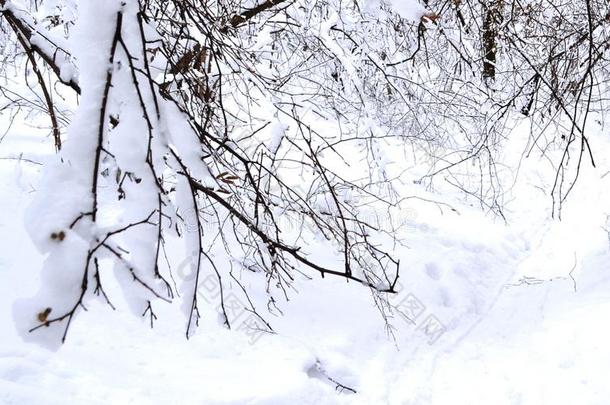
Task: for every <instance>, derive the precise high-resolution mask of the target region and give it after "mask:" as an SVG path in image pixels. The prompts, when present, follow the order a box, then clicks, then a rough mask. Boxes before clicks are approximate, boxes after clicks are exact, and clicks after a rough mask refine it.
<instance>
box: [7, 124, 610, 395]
mask: <svg viewBox="0 0 610 405" xmlns="http://www.w3.org/2000/svg"><path fill="white" fill-rule="evenodd" d="M0 151H1V152H2V153H1V155H2V156H10V155H15V154H17V153H18V151H27V152H26V153H25V154H24V156H23V157H24V158H28V159H31V160H43V159H45V156H47V155H49V154H52V153H53V152H52V146H51V142H50V140H44V139H43V138H41V137H40V136H39V135H37V131H35V130H32V129H31V128H27V127H17V128H15V129H14V130H13V131H12V132H11V133H9V135H8V136H7V137H6V139H5V140H4V141H3V143H2V144H0ZM600 164H601V165H602V167H607V166H606V165H607V161H604V160H601V162H600ZM15 169H19V170H17V171H15ZM0 170H1V173H0V175H1V176H2V179H3V181H2V183H1V185H0V187H1V190H0V193H1V195H2V196H3V198H2V199H0V204H1V206H0V209H1V212H3V213H5V214H3V215H2V216H1V217H0V219H1V221H0V229H1V230H2V232H1V235H2V243H1V244H0V278H1V279H0V311H1V312H0V322H2V325H5V326H4V327H3V328H2V329H1V330H0V336H1V337H0V403H4V404H17V403H44V404H55V403H57V404H59V403H66V402H69V403H75V404H81V403H82V404H85V403H87V404H89V403H108V402H112V403H124V402H130V403H136V404H152V403H159V402H167V401H169V402H198V403H212V404H214V403H252V404H276V403H295V402H296V403H305V404H307V403H322V404H337V403H350V404H351V403H362V404H365V403H391V404H405V403H413V404H416V403H417V404H422V403H424V404H427V403H430V404H444V403H449V402H450V403H455V404H469V403H494V404H540V403H554V404H573V403H586V404H596V403H600V404H601V403H604V402H605V400H606V398H607V397H608V395H610V390H609V388H608V387H607V384H605V380H604V378H603V376H604V375H606V374H607V373H608V372H609V371H610V370H609V369H608V368H609V366H608V365H609V364H610V350H609V349H608V346H607V341H608V339H609V338H610V332H609V330H608V329H607V328H604V327H603V325H604V323H605V322H606V320H607V318H608V315H609V314H610V305H609V304H608V302H609V300H608V295H609V293H608V287H609V284H610V277H608V275H607V271H608V265H607V263H608V262H609V259H610V252H609V247H610V246H609V243H608V235H607V233H606V231H604V230H603V229H602V226H603V225H604V224H605V223H600V222H599V220H600V218H602V217H603V216H604V215H605V213H606V211H605V210H606V207H608V206H609V205H608V202H609V197H610V193H609V192H608V190H609V189H610V188H609V187H607V177H602V176H600V172H595V173H593V174H591V175H590V177H585V178H583V183H581V184H580V187H579V189H578V190H577V192H578V194H577V195H575V196H574V199H573V200H571V201H572V202H571V204H570V206H569V207H568V209H569V210H571V211H573V212H576V213H578V212H582V211H583V210H586V212H587V215H586V216H576V215H574V216H572V215H571V214H570V213H566V214H564V219H563V220H562V221H561V222H557V221H552V220H549V219H548V215H546V212H545V208H547V207H546V206H545V204H548V200H547V199H545V198H541V199H540V200H538V201H536V200H531V201H530V202H526V203H524V204H523V205H521V206H515V205H513V210H514V215H515V216H516V217H518V218H519V217H521V219H520V221H518V222H516V223H514V224H511V225H509V226H507V225H505V224H504V223H502V222H499V221H494V220H492V219H486V218H484V217H482V216H481V215H480V213H479V212H478V211H477V210H476V209H472V208H470V207H468V206H466V205H463V206H458V207H456V208H457V211H459V214H458V213H456V212H452V211H450V210H445V212H444V214H443V215H440V214H439V211H438V209H437V208H431V207H430V206H429V204H427V203H421V202H417V201H416V200H409V201H410V202H409V204H410V206H411V208H410V211H408V212H407V213H405V215H406V217H408V218H407V220H405V221H404V223H405V224H406V227H405V231H404V232H405V234H406V235H407V240H408V247H404V248H401V250H400V259H401V262H402V264H403V273H402V277H401V279H400V284H401V293H400V294H398V295H397V296H396V297H394V298H392V300H393V302H396V303H401V302H404V304H402V305H403V308H405V311H410V315H412V316H413V319H412V320H413V321H414V324H413V323H410V322H407V321H406V319H405V318H402V317H401V316H400V315H396V319H395V320H394V321H393V324H394V325H395V326H396V330H395V331H394V334H395V340H394V339H392V338H389V337H388V335H387V334H386V333H385V331H384V327H383V322H382V320H381V319H380V316H379V314H378V312H377V311H376V310H375V309H374V308H373V307H372V305H371V302H370V301H369V298H368V297H367V296H366V295H367V294H366V291H365V290H363V289H362V287H359V286H357V285H355V284H353V283H350V284H346V283H345V282H344V281H341V280H333V279H324V280H322V279H320V278H318V277H314V279H313V280H312V281H310V282H307V283H305V284H301V287H300V288H299V291H298V293H296V294H293V295H292V296H291V301H290V302H287V303H283V304H282V306H281V307H282V310H283V312H284V314H283V316H280V317H274V318H273V319H272V320H271V321H272V323H273V326H274V328H275V330H276V332H277V334H273V335H269V334H261V335H252V333H251V332H248V331H247V330H243V329H240V328H239V327H235V328H234V330H231V331H228V330H226V329H224V328H223V327H222V325H219V323H218V322H217V320H216V319H215V318H214V317H213V316H212V314H213V312H214V311H209V310H207V309H206V311H205V315H204V316H203V318H202V324H201V326H200V332H199V333H198V334H197V335H195V336H193V337H192V338H191V339H190V340H188V341H186V340H185V339H184V329H183V327H184V323H183V322H184V321H183V319H184V318H183V317H184V315H183V314H182V313H181V311H180V309H179V308H175V307H174V306H172V305H162V306H159V307H157V308H156V312H157V315H158V316H159V320H158V321H157V323H156V324H155V328H154V329H153V330H151V329H149V327H148V324H147V320H146V319H142V318H139V317H138V316H133V315H132V314H131V313H130V311H128V310H127V308H128V305H127V302H122V301H121V300H118V301H117V302H115V305H116V306H117V311H111V310H109V308H108V307H107V306H105V305H104V304H103V302H101V301H94V302H91V303H90V304H89V305H88V311H87V312H86V313H84V314H82V316H79V317H78V318H77V319H76V320H75V322H74V324H73V326H72V328H73V329H72V330H71V334H70V337H69V339H68V340H67V342H66V344H65V345H64V346H62V347H61V349H60V350H59V351H56V352H54V351H48V350H47V349H44V348H42V347H40V346H38V345H33V344H31V343H27V342H25V341H23V340H22V339H21V337H20V336H19V335H18V333H17V332H16V330H15V329H14V327H13V326H12V325H13V314H12V312H13V308H14V305H16V304H14V303H15V302H16V301H18V300H20V299H22V298H23V297H27V296H29V295H31V294H32V293H33V292H35V291H36V290H37V289H38V284H39V283H45V282H46V281H45V280H46V277H45V276H44V270H43V272H39V271H38V270H37V269H39V268H40V267H41V265H42V262H43V260H44V258H43V256H41V255H39V254H36V253H35V252H36V249H35V248H34V246H33V245H32V242H30V241H29V237H28V236H27V234H26V231H25V229H24V227H23V225H22V218H23V216H24V215H25V212H26V207H27V206H28V205H30V204H31V201H32V199H33V198H36V193H32V192H31V191H32V190H33V189H36V190H37V189H38V188H39V187H40V186H39V184H40V183H39V182H40V175H41V168H40V166H38V165H36V164H32V163H28V162H27V161H18V160H1V161H0ZM600 171H601V172H603V170H600ZM523 183H524V184H521V183H520V187H522V188H525V189H527V187H530V189H531V188H534V187H533V186H531V185H529V186H528V185H527V182H523ZM530 192H531V191H530ZM584 195H586V196H588V198H586V199H585V198H582V197H580V196H584ZM579 197H580V198H579ZM534 203H536V205H535V206H534ZM7 213H10V215H7ZM533 224H536V226H535V227H532V225H533ZM575 258H576V259H575ZM47 260H48V259H47ZM575 263H576V266H574V264H575ZM570 272H572V273H571V276H572V277H573V278H574V280H572V278H571V277H570ZM526 277H529V278H526ZM116 288H119V287H118V286H117V287H116ZM575 289H576V291H575ZM363 292H364V294H363ZM407 304H410V306H409V307H407V306H405V305H407ZM399 307H400V304H399ZM30 313H31V312H30ZM430 317H435V319H437V320H438V321H439V322H440V323H441V324H442V327H443V329H441V332H440V333H438V330H437V332H434V330H427V329H425V322H426V320H427V319H430ZM320 370H322V371H320ZM326 376H330V377H332V378H333V379H335V380H336V381H339V382H341V383H342V384H344V385H346V386H349V387H352V388H354V389H355V390H356V391H358V393H357V394H352V393H349V392H346V391H343V392H340V390H338V389H335V386H334V384H333V383H332V382H330V381H329V380H328V379H327V378H326Z"/></svg>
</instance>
